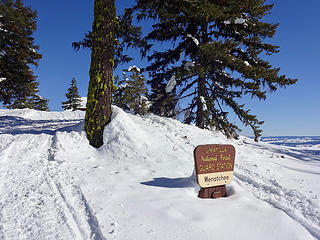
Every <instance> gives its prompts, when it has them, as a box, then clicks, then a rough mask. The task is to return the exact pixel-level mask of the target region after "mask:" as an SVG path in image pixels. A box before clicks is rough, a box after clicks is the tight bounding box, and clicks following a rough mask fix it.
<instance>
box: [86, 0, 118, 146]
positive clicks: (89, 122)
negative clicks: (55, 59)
mask: <svg viewBox="0 0 320 240" xmlns="http://www.w3.org/2000/svg"><path fill="white" fill-rule="evenodd" d="M115 24H116V8H115V0H94V21H93V26H92V53H91V65H90V82H89V88H88V101H87V110H86V117H85V130H86V133H87V138H88V140H89V142H90V145H92V146H93V147H96V148H98V147H100V146H101V145H102V144H103V130H104V127H105V125H107V124H108V123H109V122H110V119H111V103H112V88H113V66H114V47H115V36H114V31H115Z"/></svg>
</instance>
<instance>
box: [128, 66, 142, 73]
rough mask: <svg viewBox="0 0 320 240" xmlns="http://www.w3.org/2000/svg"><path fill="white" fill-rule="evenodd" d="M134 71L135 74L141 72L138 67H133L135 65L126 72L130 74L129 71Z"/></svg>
mask: <svg viewBox="0 0 320 240" xmlns="http://www.w3.org/2000/svg"><path fill="white" fill-rule="evenodd" d="M134 69H135V70H136V71H137V72H141V70H140V68H138V67H137V66H135V65H134V66H131V67H129V68H128V72H131V71H132V70H134Z"/></svg>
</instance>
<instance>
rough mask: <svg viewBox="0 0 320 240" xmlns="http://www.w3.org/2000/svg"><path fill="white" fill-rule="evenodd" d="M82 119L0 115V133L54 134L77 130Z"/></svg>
mask: <svg viewBox="0 0 320 240" xmlns="http://www.w3.org/2000/svg"><path fill="white" fill-rule="evenodd" d="M82 121H83V120H82V119H70V120H59V119H50V120H30V119H25V118H22V117H14V116H1V117H0V134H12V135H18V134H48V135H54V134H55V133H56V132H57V131H60V132H65V131H66V132H71V131H78V130H80V129H81V128H82V127H81V125H82Z"/></svg>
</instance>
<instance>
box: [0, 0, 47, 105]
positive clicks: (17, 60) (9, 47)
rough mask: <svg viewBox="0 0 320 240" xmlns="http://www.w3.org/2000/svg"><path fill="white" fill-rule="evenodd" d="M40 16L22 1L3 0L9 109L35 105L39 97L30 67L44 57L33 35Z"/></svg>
mask: <svg viewBox="0 0 320 240" xmlns="http://www.w3.org/2000/svg"><path fill="white" fill-rule="evenodd" d="M36 18H37V14H36V12H35V11H32V9H31V8H30V7H25V6H24V4H23V2H22V1H21V0H15V1H14V0H0V101H1V102H3V104H4V105H5V106H7V107H9V108H24V107H25V106H33V105H34V101H35V99H36V98H37V96H39V95H38V94H37V93H38V92H39V90H38V85H39V84H38V82H36V77H35V76H34V74H33V72H32V71H31V69H30V65H34V66H37V65H38V61H39V59H41V57H42V56H41V54H39V53H38V52H37V51H38V50H39V46H37V45H35V44H34V39H33V37H32V34H33V32H34V31H35V30H36Z"/></svg>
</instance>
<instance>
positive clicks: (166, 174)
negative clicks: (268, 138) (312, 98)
mask: <svg viewBox="0 0 320 240" xmlns="http://www.w3.org/2000/svg"><path fill="white" fill-rule="evenodd" d="M83 115H84V113H83V112H70V111H66V112H48V113H45V112H37V111H34V110H0V196H1V197H0V239H10V240H11V239H141V240H145V239H159V240H160V239H161V240H163V239H170V240H171V239H183V240H188V239H190V240H193V239H218V238H219V239H268V240H269V239H302V240H306V239H320V210H319V209H320V200H319V197H320V187H319V180H320V179H319V176H320V159H319V156H314V155H306V154H304V155H302V154H301V152H299V151H296V150H295V149H293V148H292V147H291V148H287V147H285V146H276V145H271V144H268V143H254V142H253V141H252V140H250V139H247V138H244V137H242V138H241V139H240V140H238V141H236V140H227V139H225V138H224V137H223V136H221V135H220V134H219V133H214V132H210V131H207V130H200V129H198V128H196V127H194V126H190V125H184V124H181V123H179V122H178V121H175V120H172V119H165V118H160V117H157V116H153V115H150V116H146V117H139V116H134V115H131V114H127V113H125V112H123V111H122V110H120V109H119V108H116V107H114V109H113V117H112V121H111V123H110V124H109V125H108V126H107V127H106V129H105V132H104V142H105V144H104V145H103V146H102V147H101V148H99V149H94V148H92V147H90V146H89V144H88V142H87V139H86V137H85V133H84V131H83V117H84V116H83ZM226 143H227V144H233V145H234V146H235V148H236V166H235V172H234V179H233V181H232V183H231V184H229V185H228V186H227V192H228V197H227V198H221V199H216V200H212V199H199V198H198V197H197V193H198V190H199V189H198V186H197V184H196V182H195V177H194V175H193V174H192V173H193V168H194V164H193V163H194V160H193V150H194V148H195V147H196V146H197V145H199V144H226Z"/></svg>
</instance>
